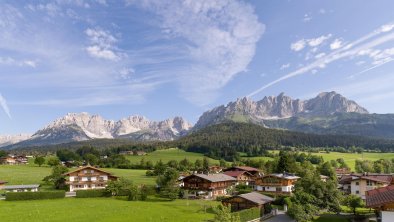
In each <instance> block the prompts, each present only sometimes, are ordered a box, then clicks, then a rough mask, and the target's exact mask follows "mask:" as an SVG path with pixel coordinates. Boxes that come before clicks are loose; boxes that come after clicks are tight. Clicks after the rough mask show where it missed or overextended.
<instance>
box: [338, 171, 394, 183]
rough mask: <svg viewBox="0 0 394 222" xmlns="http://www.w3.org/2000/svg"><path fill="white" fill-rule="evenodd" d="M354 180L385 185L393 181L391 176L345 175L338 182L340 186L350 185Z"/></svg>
mask: <svg viewBox="0 0 394 222" xmlns="http://www.w3.org/2000/svg"><path fill="white" fill-rule="evenodd" d="M354 180H371V181H376V182H380V183H387V184H390V183H391V181H392V180H393V176H392V175H390V174H372V173H371V174H356V173H354V174H351V175H345V176H343V177H341V179H340V180H339V183H340V184H350V182H351V181H354Z"/></svg>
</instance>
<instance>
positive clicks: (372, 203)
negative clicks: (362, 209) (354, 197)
mask: <svg viewBox="0 0 394 222" xmlns="http://www.w3.org/2000/svg"><path fill="white" fill-rule="evenodd" d="M365 198H366V199H365V201H366V205H367V207H371V208H372V207H380V206H382V205H384V204H388V203H394V185H391V186H387V187H382V188H378V189H374V190H369V191H367V192H366V196H365Z"/></svg>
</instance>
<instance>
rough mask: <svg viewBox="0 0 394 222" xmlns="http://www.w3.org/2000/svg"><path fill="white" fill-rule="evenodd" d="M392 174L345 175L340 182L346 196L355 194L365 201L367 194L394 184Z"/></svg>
mask: <svg viewBox="0 0 394 222" xmlns="http://www.w3.org/2000/svg"><path fill="white" fill-rule="evenodd" d="M393 183H394V181H393V177H392V175H391V174H378V173H362V174H360V173H353V174H350V175H344V176H342V177H341V179H340V180H339V184H340V189H342V190H343V191H344V192H345V193H346V194H354V195H357V196H359V197H361V199H363V200H365V192H366V191H369V190H373V189H376V188H380V187H386V186H388V185H390V184H393Z"/></svg>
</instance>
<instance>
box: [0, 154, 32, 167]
mask: <svg viewBox="0 0 394 222" xmlns="http://www.w3.org/2000/svg"><path fill="white" fill-rule="evenodd" d="M0 163H1V164H5V165H17V164H28V159H27V157H26V156H13V155H9V156H6V157H3V158H1V159H0Z"/></svg>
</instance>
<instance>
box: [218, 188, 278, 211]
mask: <svg viewBox="0 0 394 222" xmlns="http://www.w3.org/2000/svg"><path fill="white" fill-rule="evenodd" d="M272 201H274V199H273V198H271V197H268V196H266V195H263V194H260V193H257V192H251V193H245V194H240V195H237V196H233V197H230V198H227V199H225V200H223V201H222V203H223V205H227V206H231V212H236V211H240V210H245V209H249V208H253V207H257V208H259V209H260V216H263V215H264V214H266V213H270V210H271V208H270V207H268V205H270V204H271V202H272Z"/></svg>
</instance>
